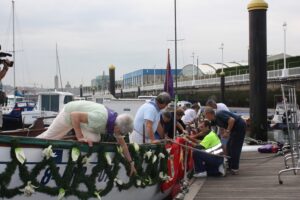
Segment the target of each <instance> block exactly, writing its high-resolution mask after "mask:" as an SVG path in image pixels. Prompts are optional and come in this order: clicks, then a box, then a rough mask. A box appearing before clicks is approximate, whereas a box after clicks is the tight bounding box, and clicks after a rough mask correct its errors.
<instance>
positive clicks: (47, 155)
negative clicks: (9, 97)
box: [43, 145, 57, 160]
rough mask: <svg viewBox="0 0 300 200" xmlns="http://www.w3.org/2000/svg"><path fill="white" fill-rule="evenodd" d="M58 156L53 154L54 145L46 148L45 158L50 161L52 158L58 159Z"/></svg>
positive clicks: (44, 151)
mask: <svg viewBox="0 0 300 200" xmlns="http://www.w3.org/2000/svg"><path fill="white" fill-rule="evenodd" d="M56 156H57V155H56V154H55V153H53V150H52V145H49V146H48V147H47V148H45V149H44V150H43V157H46V159H47V160H48V159H49V158H51V157H53V158H54V157H56Z"/></svg>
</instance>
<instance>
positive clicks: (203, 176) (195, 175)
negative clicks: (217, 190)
mask: <svg viewBox="0 0 300 200" xmlns="http://www.w3.org/2000/svg"><path fill="white" fill-rule="evenodd" d="M193 176H194V177H195V178H205V177H207V172H199V173H195V174H194V175H193Z"/></svg>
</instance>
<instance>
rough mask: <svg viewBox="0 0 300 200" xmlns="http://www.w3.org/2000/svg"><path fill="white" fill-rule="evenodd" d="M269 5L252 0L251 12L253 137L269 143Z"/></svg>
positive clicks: (250, 66) (250, 63) (250, 65)
mask: <svg viewBox="0 0 300 200" xmlns="http://www.w3.org/2000/svg"><path fill="white" fill-rule="evenodd" d="M267 9H268V4H267V3H266V2H265V1H264V0H252V1H251V2H250V3H249V4H248V11H249V69H250V73H249V75H250V118H251V127H250V128H251V137H255V138H256V139H258V140H262V141H267V139H268V135H267V127H268V124H267V17H266V12H267Z"/></svg>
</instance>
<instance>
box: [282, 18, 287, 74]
mask: <svg viewBox="0 0 300 200" xmlns="http://www.w3.org/2000/svg"><path fill="white" fill-rule="evenodd" d="M282 27H283V73H282V76H286V75H287V69H286V27H287V23H286V22H283V25H282Z"/></svg>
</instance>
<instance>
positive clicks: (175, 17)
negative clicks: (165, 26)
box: [174, 0, 177, 94]
mask: <svg viewBox="0 0 300 200" xmlns="http://www.w3.org/2000/svg"><path fill="white" fill-rule="evenodd" d="M174 20H175V21H174V23H175V25H174V29H175V30H174V33H175V41H174V43H175V94H177V14H176V0H174Z"/></svg>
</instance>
